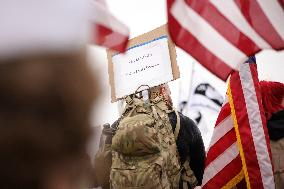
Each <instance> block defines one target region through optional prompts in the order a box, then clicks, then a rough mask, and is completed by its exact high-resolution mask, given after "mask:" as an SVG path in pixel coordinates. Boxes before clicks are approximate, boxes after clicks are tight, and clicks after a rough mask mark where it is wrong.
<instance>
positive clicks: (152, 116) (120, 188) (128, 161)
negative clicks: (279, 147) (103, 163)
mask: <svg viewBox="0 0 284 189" xmlns="http://www.w3.org/2000/svg"><path fill="white" fill-rule="evenodd" d="M126 100H127V107H126V109H125V112H124V114H123V117H122V119H121V121H120V123H119V125H118V129H117V131H116V134H115V135H114V137H113V139H112V146H111V148H112V167H111V174H110V181H111V187H112V188H114V189H128V188H129V189H130V188H131V189H134V188H135V189H177V188H179V178H180V162H179V156H178V152H177V147H176V142H175V137H174V134H173V131H172V126H171V124H170V121H169V118H168V115H167V111H168V110H167V108H166V107H167V106H166V105H165V104H164V102H163V101H162V98H160V97H157V98H156V99H155V100H154V101H153V102H151V103H145V102H144V101H143V100H142V99H139V98H136V97H133V98H131V99H130V98H128V99H126Z"/></svg>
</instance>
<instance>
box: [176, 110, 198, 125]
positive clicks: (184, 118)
mask: <svg viewBox="0 0 284 189" xmlns="http://www.w3.org/2000/svg"><path fill="white" fill-rule="evenodd" d="M178 113H179V117H180V121H181V124H182V123H183V124H185V125H187V126H190V127H197V126H196V124H195V122H194V121H193V120H192V119H190V118H189V117H187V116H186V115H184V114H182V113H181V112H178Z"/></svg>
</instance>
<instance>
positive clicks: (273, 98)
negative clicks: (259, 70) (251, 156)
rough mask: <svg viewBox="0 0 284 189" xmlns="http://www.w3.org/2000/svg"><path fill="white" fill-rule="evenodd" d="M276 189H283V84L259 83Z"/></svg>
mask: <svg viewBox="0 0 284 189" xmlns="http://www.w3.org/2000/svg"><path fill="white" fill-rule="evenodd" d="M260 87H261V96H262V104H263V107H264V111H265V115H266V119H267V128H268V133H269V138H270V147H271V153H272V161H273V166H274V179H275V186H276V189H282V188H284V84H283V83H279V82H272V81H260Z"/></svg>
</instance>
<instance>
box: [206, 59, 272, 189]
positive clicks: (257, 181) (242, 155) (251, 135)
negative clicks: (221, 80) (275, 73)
mask: <svg viewBox="0 0 284 189" xmlns="http://www.w3.org/2000/svg"><path fill="white" fill-rule="evenodd" d="M227 95H228V102H226V103H224V105H223V107H222V109H221V111H220V113H219V116H218V119H217V121H216V126H215V128H214V132H213V136H212V139H211V142H210V147H209V151H208V153H207V158H206V163H205V171H204V175H203V180H202V188H203V189H215V188H222V189H231V188H232V187H233V186H236V185H238V183H240V182H241V181H244V179H245V181H246V188H248V189H251V188H252V189H261V188H264V189H273V188H275V184H274V178H273V170H272V164H271V153H270V146H269V139H268V132H267V128H266V119H265V117H264V111H263V107H262V105H261V101H260V89H259V83H258V77H257V70H256V64H248V63H245V64H241V66H240V71H239V72H237V71H236V72H234V73H233V74H232V76H231V78H230V82H229V86H228V92H227ZM238 188H239V187H238ZM241 188H243V187H241Z"/></svg>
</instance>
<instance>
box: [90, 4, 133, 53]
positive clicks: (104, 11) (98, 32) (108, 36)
mask: <svg viewBox="0 0 284 189" xmlns="http://www.w3.org/2000/svg"><path fill="white" fill-rule="evenodd" d="M90 3H91V6H90V7H91V12H90V14H91V16H90V19H91V20H90V21H91V22H92V23H93V25H92V27H93V28H92V29H93V30H92V31H93V33H92V43H94V44H97V45H100V46H104V47H107V48H110V49H112V50H115V51H119V52H124V51H125V50H126V46H127V42H128V39H129V30H128V27H127V26H125V25H124V24H123V23H121V22H120V21H119V20H117V19H116V18H115V17H114V16H113V15H112V14H111V13H110V11H109V10H108V8H107V5H106V2H105V1H104V0H90Z"/></svg>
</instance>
